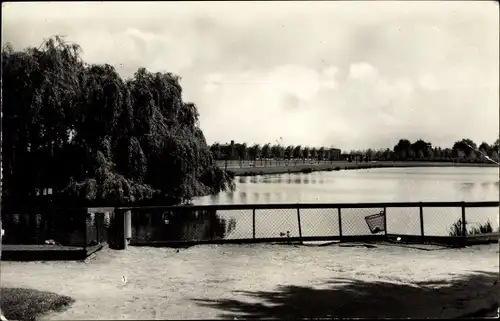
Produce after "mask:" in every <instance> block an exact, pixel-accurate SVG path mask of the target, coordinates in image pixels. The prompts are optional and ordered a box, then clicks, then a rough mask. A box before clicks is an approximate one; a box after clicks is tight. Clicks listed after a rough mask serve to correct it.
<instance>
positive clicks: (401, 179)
mask: <svg viewBox="0 0 500 321" xmlns="http://www.w3.org/2000/svg"><path fill="white" fill-rule="evenodd" d="M498 200H499V169H498V168H491V167H439V168H431V167H422V168H415V167H414V168H378V169H366V170H342V171H331V172H314V173H310V174H303V173H297V174H281V175H268V176H253V177H236V190H235V191H234V192H224V193H220V194H219V195H215V196H208V197H202V198H198V199H195V200H194V204H197V205H208V204H255V203H377V202H425V201H438V202H439V201H498ZM381 210H383V209H382V208H369V209H349V208H345V209H344V208H343V209H342V234H343V235H367V234H370V233H371V232H370V229H369V227H368V224H367V222H366V220H365V217H366V216H368V215H371V214H377V213H379V212H380V211H381ZM386 213H387V232H388V233H391V234H406V235H420V215H419V209H418V208H387V210H386ZM81 214H82V213H76V212H75V213H72V212H64V213H55V212H54V213H51V212H48V213H40V214H36V215H35V216H33V215H30V214H27V213H19V214H13V215H6V214H5V213H2V222H3V223H4V226H5V227H4V228H5V230H6V236H5V239H4V242H5V243H7V244H43V243H44V242H45V241H46V240H48V239H54V240H56V241H57V242H60V243H61V244H65V245H77V244H83V242H85V240H86V242H87V244H93V243H92V242H94V243H95V241H96V240H97V239H101V240H106V238H107V235H108V234H109V232H110V229H111V230H112V229H113V228H112V226H114V225H115V224H114V223H113V222H114V219H113V218H114V216H113V214H109V213H107V214H102V215H101V214H99V215H94V214H88V215H87V220H86V221H87V236H86V237H84V233H83V230H82V229H83V228H84V227H83V226H82V224H81V223H82V218H81ZM498 215H499V209H498V208H497V207H495V208H467V209H466V221H467V223H468V224H467V227H468V229H471V228H473V227H477V226H478V225H479V224H484V223H486V222H487V221H488V220H489V221H490V223H491V224H492V227H493V229H495V230H496V229H497V228H498ZM300 217H301V232H302V236H337V235H339V233H340V228H339V218H338V210H337V209H301V210H300ZM423 217H424V232H425V235H449V232H450V227H451V226H452V224H453V223H455V222H456V221H457V220H458V219H459V218H461V209H460V208H424V210H423ZM252 226H253V220H252V210H235V211H215V210H205V211H190V210H188V211H180V212H179V211H174V212H173V211H169V210H164V209H154V208H142V209H135V210H132V240H131V241H132V244H133V243H135V242H149V241H174V240H207V239H220V238H232V239H241V238H252V237H253V228H252ZM287 232H289V233H290V236H291V237H295V236H299V228H298V217H297V210H294V209H278V210H276V209H275V210H256V212H255V236H256V237H257V238H260V237H265V238H270V237H277V238H279V237H281V235H280V234H281V233H285V234H286V233H287Z"/></svg>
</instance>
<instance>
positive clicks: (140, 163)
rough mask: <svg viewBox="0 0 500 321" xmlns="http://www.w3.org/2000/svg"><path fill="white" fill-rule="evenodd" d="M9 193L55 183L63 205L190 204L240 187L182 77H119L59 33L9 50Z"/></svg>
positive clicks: (5, 81)
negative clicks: (220, 162) (212, 144)
mask: <svg viewBox="0 0 500 321" xmlns="http://www.w3.org/2000/svg"><path fill="white" fill-rule="evenodd" d="M2 68H3V74H2V86H3V125H4V126H3V150H2V156H3V166H4V184H3V197H4V199H3V201H4V202H6V203H7V204H9V203H10V204H18V203H21V204H22V203H26V202H29V201H31V200H32V199H33V197H35V196H36V194H37V191H39V190H40V189H42V188H49V187H50V188H52V189H53V193H54V199H55V200H56V202H58V203H68V202H69V203H71V204H75V203H80V204H91V203H92V204H103V205H104V204H106V205H108V204H109V205H120V204H121V205H123V204H137V203H152V202H162V203H163V204H173V203H179V202H187V201H189V200H191V199H192V198H193V197H196V196H201V195H207V194H215V193H218V192H220V191H223V190H226V189H232V188H234V184H233V178H232V177H230V176H229V175H228V174H227V173H226V172H225V171H223V170H222V169H220V168H219V167H217V166H216V165H215V162H214V160H213V158H212V154H211V152H210V150H209V148H208V146H207V143H206V141H205V137H204V135H203V132H202V131H201V129H200V128H199V123H198V111H197V108H196V106H195V105H194V104H192V103H187V102H184V101H183V100H182V87H181V86H180V84H179V80H180V79H179V77H178V76H176V75H173V74H171V73H151V72H149V71H147V70H146V69H144V68H141V69H139V70H138V71H137V72H136V73H135V74H134V76H133V77H132V78H130V79H122V78H121V77H120V75H119V74H118V73H117V72H116V70H115V69H114V68H113V67H112V66H110V65H107V64H105V65H90V64H86V63H85V62H84V61H83V60H82V59H81V49H80V47H79V46H78V45H76V44H70V43H67V42H65V41H64V39H62V38H60V37H57V36H56V37H53V38H50V39H48V40H47V41H45V42H44V43H43V44H42V45H41V46H40V47H39V48H28V49H25V50H22V51H15V50H14V49H13V48H12V46H10V45H9V44H7V45H6V46H4V48H3V50H2Z"/></svg>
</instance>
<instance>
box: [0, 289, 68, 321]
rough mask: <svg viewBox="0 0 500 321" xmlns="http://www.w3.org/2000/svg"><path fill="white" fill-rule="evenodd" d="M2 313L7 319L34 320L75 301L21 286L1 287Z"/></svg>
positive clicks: (60, 309)
mask: <svg viewBox="0 0 500 321" xmlns="http://www.w3.org/2000/svg"><path fill="white" fill-rule="evenodd" d="M0 300H1V301H0V303H1V307H2V313H3V315H4V316H5V317H6V318H7V319H8V320H27V321H34V320H37V319H38V317H40V316H42V315H44V314H46V313H48V312H52V311H56V312H60V311H63V310H64V309H66V308H68V307H69V306H70V305H71V304H73V303H74V302H75V300H73V299H72V298H70V297H68V296H64V295H59V294H56V293H52V292H45V291H38V290H33V289H23V288H2V289H1V299H0Z"/></svg>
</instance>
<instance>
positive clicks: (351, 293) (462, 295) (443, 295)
mask: <svg viewBox="0 0 500 321" xmlns="http://www.w3.org/2000/svg"><path fill="white" fill-rule="evenodd" d="M234 295H238V296H241V295H244V296H247V297H250V299H251V300H248V301H239V300H236V299H223V300H200V299H195V301H196V302H197V303H198V304H200V305H201V306H204V307H210V308H215V309H218V310H221V311H224V312H223V313H222V314H220V315H219V317H221V318H229V319H234V318H238V319H240V318H242V319H248V318H265V319H270V318H271V319H276V318H278V319H289V318H322V317H351V318H352V317H360V318H367V317H372V318H392V317H394V318H396V317H397V318H417V317H419V318H426V317H430V318H454V317H474V316H490V315H489V314H492V313H493V315H491V316H495V314H496V309H495V305H496V304H498V274H497V273H487V272H486V273H485V272H473V273H472V274H469V275H465V276H457V278H456V279H454V280H449V281H448V280H443V281H437V282H418V283H414V284H394V283H389V282H365V281H360V280H349V279H335V281H331V282H327V283H326V284H325V286H324V287H322V288H321V289H316V288H312V287H302V286H281V287H279V288H278V289H277V290H276V291H271V292H265V291H257V292H248V291H238V292H234ZM250 301H251V302H250ZM256 301H259V302H256ZM471 312H472V314H471ZM467 314H469V315H467Z"/></svg>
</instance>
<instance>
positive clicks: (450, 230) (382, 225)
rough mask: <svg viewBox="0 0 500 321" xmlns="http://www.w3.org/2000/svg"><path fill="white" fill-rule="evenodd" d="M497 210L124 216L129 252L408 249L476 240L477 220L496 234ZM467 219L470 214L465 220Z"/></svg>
mask: <svg viewBox="0 0 500 321" xmlns="http://www.w3.org/2000/svg"><path fill="white" fill-rule="evenodd" d="M498 206H499V202H417V203H355V204H245V205H243V204H238V205H236V204H235V205H213V206H177V207H140V208H139V207H130V208H125V209H127V210H131V212H132V226H133V229H132V241H131V244H132V245H148V246H176V245H182V244H184V245H188V244H203V243H212V244H214V243H258V242H291V243H295V242H299V243H302V242H307V241H335V240H337V241H356V240H360V241H364V240H366V241H369V240H390V239H397V238H398V237H399V238H400V239H403V240H404V241H408V242H439V243H448V244H460V243H463V242H464V239H467V238H471V237H477V235H472V232H473V231H472V230H473V229H474V226H477V223H478V222H476V221H477V220H479V221H480V224H479V225H482V226H486V225H487V224H488V222H489V223H491V231H490V232H488V231H485V233H483V235H486V234H491V233H494V232H498V224H497V219H496V218H498ZM467 213H469V214H471V215H469V217H468V218H467V217H466V216H467ZM472 214H475V216H473V215H472ZM469 220H470V221H471V222H469ZM150 227H152V228H150ZM476 229H477V228H476ZM497 234H498V233H497ZM490 236H491V235H490Z"/></svg>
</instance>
